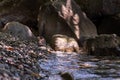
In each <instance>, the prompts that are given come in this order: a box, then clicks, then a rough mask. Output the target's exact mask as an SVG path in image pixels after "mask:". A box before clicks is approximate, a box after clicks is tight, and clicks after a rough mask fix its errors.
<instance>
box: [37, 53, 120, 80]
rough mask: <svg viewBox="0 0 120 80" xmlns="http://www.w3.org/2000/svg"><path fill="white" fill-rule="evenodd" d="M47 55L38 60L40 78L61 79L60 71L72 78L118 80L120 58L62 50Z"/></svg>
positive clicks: (77, 79)
mask: <svg viewBox="0 0 120 80" xmlns="http://www.w3.org/2000/svg"><path fill="white" fill-rule="evenodd" d="M47 57H48V58H47V59H40V60H39V64H40V68H41V72H40V75H41V76H42V79H41V80H62V78H61V76H60V73H66V72H67V73H69V74H70V75H72V77H73V79H74V80H120V58H116V57H95V56H86V55H79V54H77V53H63V52H54V53H52V54H50V55H48V56H47Z"/></svg>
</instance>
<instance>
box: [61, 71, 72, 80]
mask: <svg viewBox="0 0 120 80" xmlns="http://www.w3.org/2000/svg"><path fill="white" fill-rule="evenodd" d="M61 77H62V78H63V80H74V78H73V76H72V75H71V74H70V73H68V72H65V73H62V74H61Z"/></svg>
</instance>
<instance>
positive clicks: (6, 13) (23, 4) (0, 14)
mask: <svg viewBox="0 0 120 80" xmlns="http://www.w3.org/2000/svg"><path fill="white" fill-rule="evenodd" d="M40 4H41V1H40V0H0V30H1V29H2V28H3V27H4V25H5V24H6V23H8V22H11V21H17V22H20V23H23V24H25V25H27V26H29V27H30V28H33V29H36V28H37V27H36V26H37V15H38V10H39V7H40Z"/></svg>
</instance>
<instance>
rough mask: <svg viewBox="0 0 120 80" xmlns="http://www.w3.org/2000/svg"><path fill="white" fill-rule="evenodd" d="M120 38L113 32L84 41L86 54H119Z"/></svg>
mask: <svg viewBox="0 0 120 80" xmlns="http://www.w3.org/2000/svg"><path fill="white" fill-rule="evenodd" d="M119 46H120V38H119V37H118V36H117V35H115V34H111V35H110V34H109V35H108V34H102V35H99V36H97V37H95V38H90V39H87V40H86V41H85V47H86V50H87V51H88V54H91V55H100V56H111V55H113V56H116V55H117V56H118V55H119V56H120V47H119Z"/></svg>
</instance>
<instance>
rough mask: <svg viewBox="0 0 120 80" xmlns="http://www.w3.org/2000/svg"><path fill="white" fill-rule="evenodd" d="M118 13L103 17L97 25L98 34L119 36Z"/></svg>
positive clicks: (119, 17)
mask: <svg viewBox="0 0 120 80" xmlns="http://www.w3.org/2000/svg"><path fill="white" fill-rule="evenodd" d="M119 27H120V13H119V14H116V15H112V16H107V17H104V18H103V19H102V20H101V21H100V22H99V25H98V33H99V34H113V33H114V34H117V35H118V36H120V30H119Z"/></svg>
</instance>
